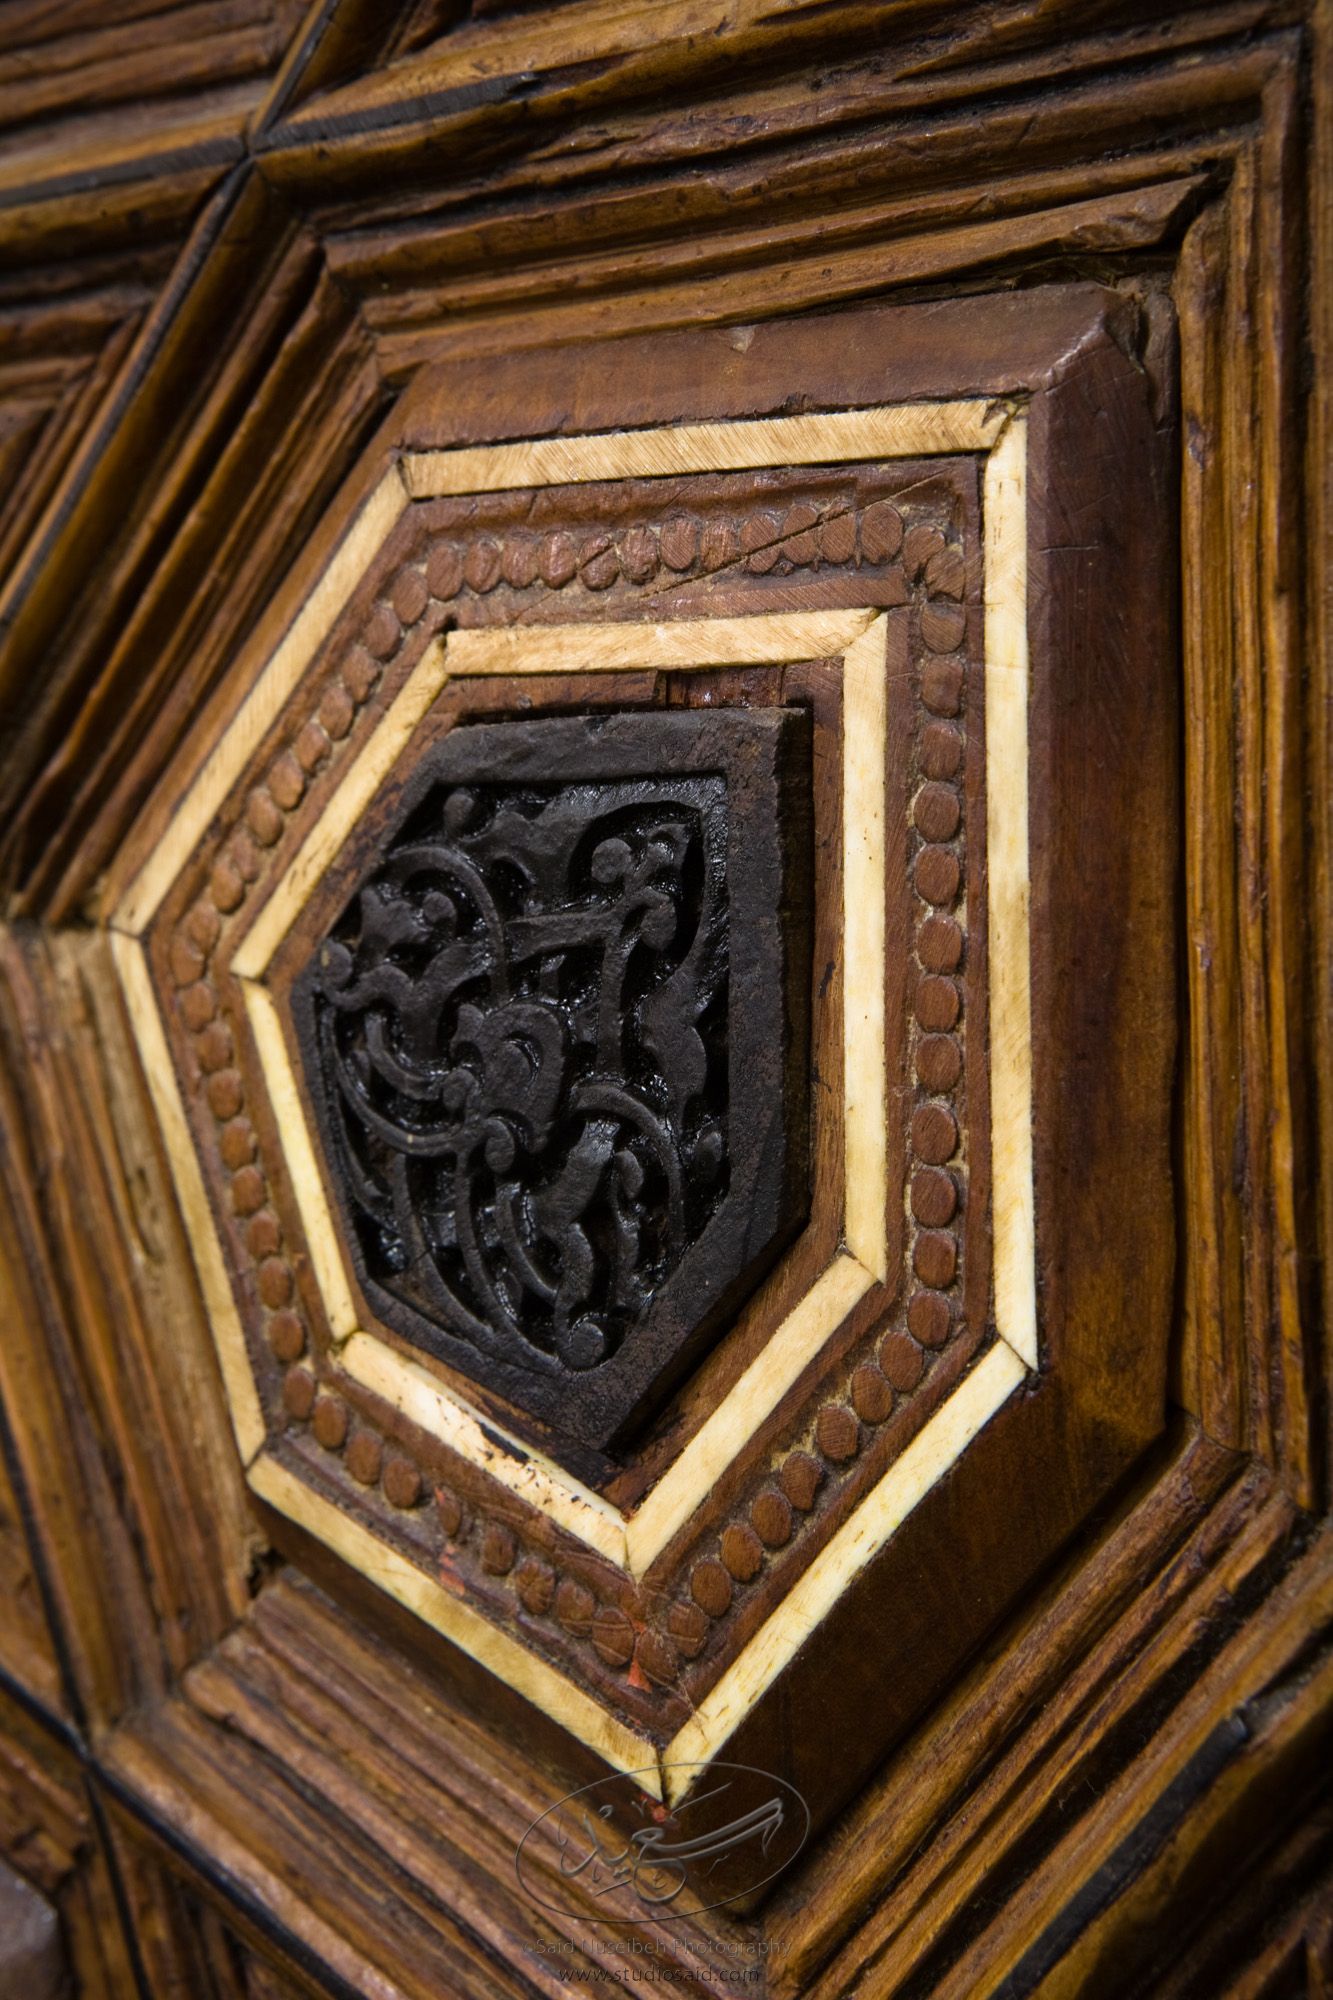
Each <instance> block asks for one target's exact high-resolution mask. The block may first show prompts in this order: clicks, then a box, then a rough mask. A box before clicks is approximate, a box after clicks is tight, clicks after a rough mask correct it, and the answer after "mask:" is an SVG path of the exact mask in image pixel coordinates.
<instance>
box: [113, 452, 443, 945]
mask: <svg viewBox="0 0 1333 2000" xmlns="http://www.w3.org/2000/svg"><path fill="white" fill-rule="evenodd" d="M406 506H407V494H406V492H405V491H404V489H403V484H402V481H401V479H400V478H399V476H398V473H397V470H396V469H391V470H390V471H388V472H386V473H385V475H384V477H383V478H382V479H381V480H380V482H379V484H378V485H377V486H376V487H375V488H374V490H373V492H372V493H371V495H370V497H369V499H368V500H366V502H365V503H364V505H363V506H362V508H361V510H360V512H359V513H358V514H357V515H356V518H355V519H354V521H353V522H352V525H351V527H350V528H349V529H348V531H347V533H346V535H345V536H344V537H343V539H342V541H341V543H340V544H339V546H338V549H337V552H336V554H335V555H334V557H333V560H332V561H331V562H330V563H329V564H328V566H327V568H326V569H325V570H324V572H323V574H322V576H321V577H320V579H319V581H318V583H316V584H315V586H314V588H313V589H312V591H311V592H310V595H309V597H308V598H307V599H306V601H305V603H304V604H303V605H302V607H301V610H300V611H299V612H298V613H297V615H296V617H295V618H294V619H293V621H292V623H291V625H290V626H289V627H288V630H287V633H286V635H285V637H284V638H283V639H282V640H281V642H280V643H279V645H278V647H277V648H276V650H275V651H274V653H273V654H272V655H271V656H270V658H269V660H268V662H267V664H266V665H265V667H264V668H263V670H262V672H261V673H260V676H259V679H258V680H257V681H256V683H255V685H254V687H253V688H252V689H251V691H250V693H249V694H248V695H247V696H246V699H245V701H244V702H243V704H242V706H241V709H240V711H239V713H238V714H237V715H236V717H235V719H234V720H233V721H232V723H231V724H230V726H229V727H228V729H227V731H226V733H225V735H224V736H223V738H222V740H221V742H220V743H219V744H218V746H217V748H216V749H215V750H214V751H213V753H212V755H211V756H210V757H209V759H208V761H207V763H206V764H205V765H204V767H203V769H202V770H201V771H200V773H199V776H198V777H197V778H196V779H195V781H194V784H193V785H192V786H191V788H190V790H189V792H188V793H187V794H186V797H185V798H184V799H183V800H182V802H181V804H180V806H179V807H178V808H177V810H176V812H175V814H174V815H173V816H172V819H171V821H170V822H169V824H168V827H167V830H166V833H165V835H164V837H163V839H162V840H161V841H160V842H159V844H158V846H157V847H156V848H155V849H154V851H153V853H152V854H151V855H150V856H149V859H148V860H147V862H146V863H145V864H144V867H143V868H142V870H141V871H140V873H139V875H138V876H137V877H136V879H135V880H134V882H133V883H132V884H131V885H130V888H129V889H128V891H127V892H126V894H125V896H124V897H123V898H122V900H121V902H120V903H119V905H118V906H117V908H116V910H115V912H114V914H113V916H112V918H111V923H112V925H113V926H114V927H115V928H116V929H118V930H122V931H125V932H128V933H129V934H130V935H131V936H134V937H137V936H138V935H139V934H140V933H141V932H142V931H143V930H144V929H145V928H146V927H147V925H148V924H149V923H150V922H151V921H152V918H153V916H154V915H155V914H156V912H157V909H158V907H159V905H160V904H161V902H162V899H163V897H164V896H165V895H166V893H167V891H168V890H169V889H170V887H171V885H172V883H173V882H174V881H175V879H176V877H177V875H178V874H179V873H180V870H181V868H182V867H183V866H184V864H185V862H186V861H187V860H188V859H189V857H190V855H191V854H192V853H193V851H194V849H195V847H196V846H197V844H198V842H199V839H200V837H201V835H202V834H203V832H204V830H205V828H206V827H207V825H208V823H209V821H210V820H211V819H212V817H213V815H214V813H215V812H216V811H217V809H218V807H219V806H220V805H221V804H222V801H223V800H224V799H225V797H226V795H227V793H228V792H229V791H230V789H231V786H232V783H233V780H234V778H235V775H236V772H237V771H238V770H239V769H240V767H241V766H242V765H243V764H244V763H245V761H246V760H247V758H248V757H249V756H250V755H251V753H252V752H253V750H254V748H255V746H256V745H257V744H258V743H259V742H260V741H261V739H262V738H263V737H264V735H265V734H266V733H267V731H268V729H269V728H270V727H271V725H272V723H273V722H274V720H275V718H276V717H277V715H278V713H279V711H280V709H281V707H282V704H283V702H284V701H285V700H286V699H287V697H288V695H289V694H290V693H291V691H292V689H293V688H294V687H295V686H296V684H297V682H298V681H299V679H300V677H301V675H302V674H303V673H304V672H305V669H306V667H307V666H308V665H309V663H310V661H311V659H312V658H313V657H314V654H315V652H316V651H317V649H318V648H319V646H320V645H321V644H322V643H323V641H324V639H325V638H326V637H327V636H328V633H329V631H330V630H331V629H332V626H333V623H334V620H335V619H336V618H337V617H338V614H339V613H340V612H341V610H342V609H343V606H344V605H345V604H346V603H347V600H348V598H349V597H350V596H351V594H352V592H353V590H354V589H355V588H356V586H357V584H358V583H359V582H360V580H361V578H362V576H363V575H364V574H365V570H366V567H367V564H368V563H369V562H370V560H371V558H372V557H373V555H374V553H375V551H376V550H377V549H378V548H379V547H380V546H381V544H382V543H383V542H384V540H385V538H386V537H387V536H388V534H389V533H390V531H391V530H392V528H393V526H394V523H395V522H396V521H397V520H398V517H399V516H400V514H401V513H402V512H403V510H404V508H405V507H406Z"/></svg>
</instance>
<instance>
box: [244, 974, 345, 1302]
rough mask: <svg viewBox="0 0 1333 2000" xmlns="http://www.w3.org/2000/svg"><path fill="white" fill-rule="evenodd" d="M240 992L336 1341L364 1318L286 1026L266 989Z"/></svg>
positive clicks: (250, 986) (247, 984)
mask: <svg viewBox="0 0 1333 2000" xmlns="http://www.w3.org/2000/svg"><path fill="white" fill-rule="evenodd" d="M241 991H242V993H243V994H244V995H245V1010H246V1013H247V1014H248V1015H249V1017H250V1032H251V1034H252V1035H253V1036H254V1038H255V1048H256V1049H257V1051H258V1054H259V1061H260V1066H261V1067H262V1069H263V1072H264V1081H265V1083H266V1084H267V1085H268V1094H269V1100H270V1102H271V1103H272V1106H273V1112H274V1116H275V1118H276V1119H277V1122H278V1129H279V1131H280V1132H281V1133H282V1149H283V1152H284V1153H285V1154H286V1156H287V1167H288V1171H289V1173H290V1176H291V1183H292V1192H293V1193H294V1194H295V1196H296V1206H297V1207H298V1208H299V1209H300V1211H301V1227H302V1228H303V1229H304V1230H305V1236H306V1248H307V1249H308V1251H309V1253H310V1262H311V1263H312V1265H313V1266H314V1270H315V1282H316V1284H317V1285H318V1286H319V1292H320V1297H321V1298H322V1299H323V1301H324V1310H325V1312H326V1313H327V1314H328V1318H329V1330H330V1332H331V1333H332V1335H333V1337H334V1339H335V1341H336V1340H346V1339H347V1338H348V1336H349V1335H350V1334H353V1333H355V1332H356V1329H357V1324H358V1321H359V1319H360V1315H359V1313H358V1312H357V1309H356V1305H355V1302H354V1300H353V1298H352V1290H351V1286H350V1285H349V1284H348V1282H347V1268H346V1266H345V1264H344V1263H343V1258H342V1251H341V1250H340V1248H339V1246H338V1235H337V1230H336V1229H335V1227H334V1222H333V1217H332V1216H331V1215H330V1213H329V1206H328V1203H327V1201H326V1200H325V1198H324V1179H323V1176H322V1175H321V1173H320V1170H319V1161H318V1158H317V1157H316V1153H315V1148H314V1145H313V1144H312V1142H311V1138H310V1128H309V1126H308V1125H307V1124H306V1120H305V1113H304V1111H303V1109H302V1106H301V1093H300V1090H299V1089H298V1087H297V1082H296V1073H295V1071H294V1070H293V1068H292V1065H291V1060H290V1058H289V1056H288V1054H287V1044H286V1042H285V1041H284V1039H283V1033H282V1023H281V1021H280V1020H279V1019H278V1010H277V1008H276V1007H275V1005H274V1004H273V1001H272V999H271V998H270V996H269V995H268V994H267V993H266V992H265V990H264V988H263V987H262V986H256V985H255V984H254V982H253V980H249V979H245V980H242V982H241Z"/></svg>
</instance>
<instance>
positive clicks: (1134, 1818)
mask: <svg viewBox="0 0 1333 2000" xmlns="http://www.w3.org/2000/svg"><path fill="white" fill-rule="evenodd" d="M1330 1615H1333V1541H1331V1540H1330V1538H1329V1536H1328V1535H1324V1536H1322V1537H1321V1538H1320V1539H1319V1541H1318V1542H1316V1544H1315V1546H1314V1547H1313V1548H1312V1549H1311V1550H1310V1551H1309V1552H1308V1553H1307V1554H1306V1556H1305V1557H1304V1559H1303V1561H1302V1563H1301V1564H1300V1566H1299V1567H1298V1568H1297V1569H1296V1570H1295V1571H1294V1573H1293V1574H1291V1575H1290V1576H1288V1577H1287V1578H1286V1579H1284V1581H1283V1582H1282V1583H1280V1584H1279V1585H1278V1586H1277V1588H1276V1590H1275V1592H1274V1593H1273V1600H1272V1602H1271V1603H1270V1604H1269V1606H1267V1607H1266V1611H1265V1615H1264V1616H1262V1617H1258V1618H1252V1619H1251V1620H1249V1621H1248V1622H1246V1623H1244V1624H1242V1626H1241V1629H1240V1631H1239V1632H1238V1633H1237V1634H1236V1636H1235V1638H1234V1639H1233V1641H1232V1643H1231V1644H1230V1645H1229V1646H1224V1647H1223V1648H1222V1650H1221V1651H1220V1653H1219V1654H1218V1655H1217V1656H1215V1657H1214V1658H1213V1660H1212V1661H1210V1662H1209V1664H1208V1666H1207V1667H1206V1668H1205V1670H1204V1672H1203V1673H1202V1674H1201V1675H1200V1676H1199V1679H1198V1683H1197V1686H1196V1688H1195V1689H1194V1691H1193V1692H1194V1697H1195V1698H1194V1700H1193V1701H1192V1702H1182V1703H1180V1704H1179V1705H1178V1706H1177V1708H1176V1710H1175V1711H1174V1712H1173V1714H1172V1715H1171V1716H1170V1717H1169V1719H1167V1720H1166V1721H1165V1722H1164V1723H1163V1724H1162V1725H1161V1726H1160V1727H1159V1728H1158V1729H1157V1730H1156V1731H1154V1732H1153V1733H1152V1735H1151V1736H1150V1738H1149V1740H1148V1742H1147V1743H1146V1744H1145V1745H1144V1747H1143V1749H1142V1751H1141V1753H1140V1754H1139V1755H1138V1756H1137V1757H1135V1758H1133V1759H1131V1760H1130V1761H1129V1764H1128V1767H1127V1768H1126V1769H1125V1770H1124V1771H1123V1772H1122V1773H1121V1774H1120V1775H1119V1776H1118V1777H1117V1779H1116V1780H1115V1782H1114V1783H1113V1784H1112V1786H1111V1787H1110V1789H1109V1791H1108V1793H1107V1795H1106V1797H1105V1798H1104V1799H1103V1800H1101V1801H1100V1802H1099V1810H1098V1811H1097V1812H1096V1813H1095V1814H1093V1815H1091V1816H1089V1817H1087V1818H1080V1819H1078V1820H1077V1821H1076V1822H1075V1824H1074V1825H1073V1826H1072V1827H1071V1829H1070V1830H1069V1832H1068V1833H1067V1834H1066V1836H1065V1837H1064V1839H1063V1840H1059V1841H1057V1842H1056V1843H1055V1845H1054V1846H1053V1847H1052V1849H1051V1850H1050V1852H1049V1853H1048V1854H1047V1855H1046V1856H1045V1858H1044V1859H1043V1861H1042V1863H1041V1864H1040V1866H1039V1867H1037V1868H1036V1869H1034V1870H1033V1872H1032V1876H1031V1878H1030V1880H1029V1881H1028V1882H1027V1884H1026V1885H1025V1893H1024V1896H1023V1897H1022V1898H1017V1899H1015V1901H1014V1903H1012V1904H1011V1905H1009V1906H1006V1907H1005V1908H1003V1909H1002V1910H1001V1911H999V1912H998V1913H997V1915H996V1917H995V1918H994V1920H993V1922H992V1923H991V1924H990V1925H989V1926H987V1927H986V1928H985V1929H984V1930H983V1931H982V1932H981V1934H980V1936H978V1937H977V1938H976V1940H975V1941H974V1942H973V1943H972V1945H971V1947H970V1948H969V1949H968V1950H967V1951H966V1952H964V1953H963V1955H962V1956H961V1957H960V1958H959V1959H958V1960H957V1961H956V1962H955V1964H954V1966H952V1967H951V1968H950V1975H949V1980H948V1983H947V1984H946V1985H945V1986H944V1987H942V1988H940V1989H937V1990H939V1991H941V1992H949V1993H955V1994H958V1995H960V1996H961V1995H965V1994H968V1993H970V1992H973V1991H975V1990H976V1987H975V1982H976V1981H977V1980H978V1979H985V1980H987V1981H989V1980H990V1979H992V1978H995V1977H996V1976H997V1975H998V1974H1000V1973H1001V1972H1006V1973H1011V1974H1016V1975H1021V1973H1022V1970H1023V1968H1024V1962H1025V1960H1027V1957H1028V1954H1029V1952H1032V1951H1033V1949H1034V1947H1035V1948H1038V1949H1039V1948H1040V1945H1041V1942H1042V1939H1043V1937H1045V1936H1047V1935H1048V1934H1049V1928H1050V1926H1051V1924H1052V1922H1053V1921H1058V1919H1059V1915H1060V1913H1061V1912H1063V1911H1065V1910H1067V1908H1068V1885H1069V1883H1070V1882H1076V1883H1079V1884H1080V1885H1082V1884H1085V1883H1088V1882H1090V1881H1092V1880H1094V1879H1095V1878H1096V1877H1097V1876H1098V1874H1099V1872H1100V1871H1102V1870H1104V1869H1106V1868H1107V1867H1108V1865H1110V1866H1111V1867H1112V1868H1113V1867H1114V1860H1115V1856H1116V1855H1117V1853H1118V1852H1119V1851H1121V1850H1122V1848H1123V1843H1124V1841H1125V1839H1126V1838H1127V1837H1128V1838H1129V1839H1131V1840H1132V1838H1133V1835H1134V1833H1135V1831H1136V1829H1137V1828H1138V1827H1140V1826H1141V1825H1142V1823H1143V1817H1144V1813H1143V1801H1144V1800H1145V1795H1146V1799H1147V1801H1149V1802H1150V1803H1149V1805H1148V1810H1149V1811H1151V1810H1152V1809H1153V1807H1154V1806H1159V1805H1160V1802H1162V1801H1164V1800H1165V1801H1167V1802H1168V1806H1169V1802H1170V1800H1171V1797H1172V1788H1173V1786H1174V1787H1176V1788H1178V1789H1182V1788H1185V1787H1182V1780H1183V1779H1186V1774H1187V1773H1189V1772H1190V1769H1191V1766H1192V1765H1194V1766H1195V1768H1196V1769H1197V1765H1196V1764H1195V1760H1196V1759H1198V1758H1199V1757H1200V1754H1201V1753H1205V1757H1206V1751H1207V1746H1208V1745H1209V1744H1210V1743H1212V1742H1215V1740H1216V1731H1217V1730H1218V1728H1219V1726H1220V1727H1221V1728H1222V1729H1223V1730H1228V1731H1229V1732H1232V1733H1233V1734H1232V1747H1233V1748H1239V1744H1240V1742H1241V1741H1243V1740H1247V1739H1249V1738H1250V1736H1251V1729H1250V1725H1248V1724H1247V1723H1246V1722H1245V1720H1244V1715H1245V1710H1246V1709H1247V1708H1249V1709H1250V1711H1251V1714H1252V1715H1253V1714H1254V1713H1255V1711H1258V1712H1260V1713H1261V1712H1262V1707H1263V1702H1264V1697H1265V1695H1266V1694H1268V1693H1269V1692H1270V1691H1271V1689H1272V1684H1273V1682H1274V1681H1275V1680H1276V1679H1277V1678H1278V1677H1279V1676H1282V1675H1283V1674H1284V1672H1285V1673H1287V1674H1290V1673H1291V1671H1292V1668H1293V1667H1295V1668H1296V1671H1297V1675H1298V1676H1299V1675H1300V1673H1301V1672H1302V1670H1303V1671H1304V1672H1305V1673H1306V1674H1311V1673H1312V1670H1313V1673H1314V1674H1315V1675H1316V1676H1317V1673H1318V1667H1317V1664H1316V1662H1315V1661H1314V1660H1312V1659H1311V1657H1310V1654H1311V1651H1312V1650H1313V1648H1312V1647H1311V1641H1312V1639H1315V1638H1316V1637H1317V1635H1319V1633H1320V1631H1321V1628H1322V1629H1323V1631H1324V1632H1325V1633H1326V1632H1327V1628H1328V1621H1329V1618H1330ZM1302 1656H1304V1657H1302ZM1322 1665H1323V1680H1324V1685H1325V1687H1326V1688H1327V1686H1328V1681H1329V1664H1328V1656H1327V1651H1326V1650H1325V1655H1324V1660H1323V1663H1322ZM1219 1716H1220V1718H1221V1721H1220V1723H1219V1720H1218V1718H1219ZM1238 1725H1239V1726H1238ZM1242 1731H1243V1732H1244V1735H1242ZM1222 1768H1223V1770H1225V1768H1226V1765H1225V1763H1223V1766H1222ZM1219 1775H1220V1774H1219ZM1186 1786H1187V1780H1186ZM1209 1789H1211V1788H1209ZM1187 1796H1188V1792H1187ZM1205 1797H1206V1792H1205ZM1075 1942H1076V1940H1075V1939H1073V1938H1071V1939H1070V1944H1071V1945H1073V1944H1074V1943H1075ZM1078 1964H1079V1960H1078V1957H1077V1956H1076V1955H1075V1956H1074V1957H1073V1959H1072V1964H1071V1969H1073V1968H1076V1967H1077V1966H1078ZM1016 1986H1017V1990H1018V1991H1020V1992H1024V1991H1025V1992H1034V1991H1038V1992H1043V1993H1044V1994H1045V1995H1046V2000H1052V1996H1051V1990H1050V1988H1049V1986H1041V1987H1038V1986H1036V1984H1035V1982H1033V1984H1031V1985H1029V1984H1028V1983H1027V1981H1026V1980H1022V1979H1021V1978H1020V1979H1016ZM1066 1990H1068V1989H1066ZM1074 1990H1075V1991H1077V1990H1078V1989H1074Z"/></svg>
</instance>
